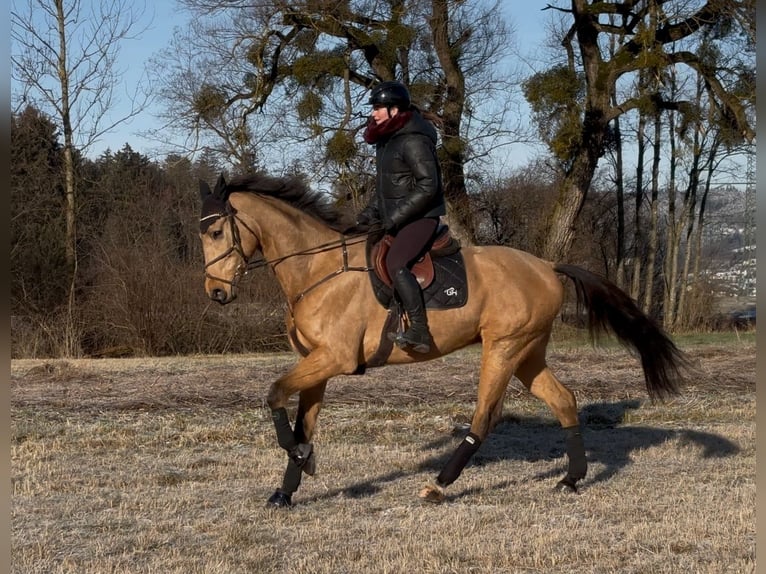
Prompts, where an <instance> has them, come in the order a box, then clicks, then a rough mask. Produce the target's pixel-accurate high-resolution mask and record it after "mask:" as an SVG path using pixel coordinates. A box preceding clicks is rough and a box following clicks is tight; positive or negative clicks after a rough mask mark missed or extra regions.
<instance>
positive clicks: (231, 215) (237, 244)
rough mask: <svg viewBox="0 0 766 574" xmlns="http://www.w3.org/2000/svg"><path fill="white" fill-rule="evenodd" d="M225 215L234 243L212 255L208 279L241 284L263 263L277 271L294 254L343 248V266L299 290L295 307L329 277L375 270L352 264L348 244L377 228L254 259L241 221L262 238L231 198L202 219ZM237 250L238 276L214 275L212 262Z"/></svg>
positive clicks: (252, 232)
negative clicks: (245, 246) (248, 251)
mask: <svg viewBox="0 0 766 574" xmlns="http://www.w3.org/2000/svg"><path fill="white" fill-rule="evenodd" d="M221 218H224V219H225V220H226V221H227V222H228V224H229V229H230V230H231V237H232V244H231V247H229V248H228V249H227V250H226V251H224V252H223V253H221V254H220V255H218V256H216V257H214V258H213V259H211V260H210V261H208V262H207V263H206V264H205V277H207V278H208V279H213V280H214V281H220V282H222V283H226V284H227V285H230V286H231V287H232V288H233V287H235V286H237V284H238V283H239V281H240V280H241V279H242V277H244V276H245V275H247V274H248V273H249V272H250V271H253V270H255V269H259V268H261V267H269V268H271V270H272V271H274V270H275V269H276V267H277V265H279V264H280V263H282V262H283V261H286V260H288V259H291V258H293V257H300V256H310V255H318V254H320V253H325V252H327V251H333V250H335V249H341V250H342V256H341V266H340V267H339V268H338V269H336V270H335V271H332V272H331V273H329V274H327V275H326V276H325V277H323V278H322V279H320V280H319V281H317V282H315V283H313V284H312V285H311V286H309V287H308V288H306V289H304V290H303V291H301V293H299V294H298V296H297V297H296V298H295V299H294V300H293V301H292V302H290V305H289V306H290V309H291V310H292V308H293V306H294V305H295V304H296V303H298V302H299V301H300V300H301V299H303V298H304V297H305V296H306V295H307V294H308V293H309V292H310V291H312V290H314V289H315V288H316V287H319V286H320V285H322V284H323V283H325V282H327V281H329V280H330V279H332V278H333V277H337V276H338V275H340V274H341V273H345V272H347V271H371V270H372V267H368V266H364V267H354V266H351V265H349V262H348V247H349V246H350V245H356V244H358V243H362V242H364V241H367V237H368V236H369V235H370V233H372V232H374V231H375V229H371V230H370V231H369V232H365V233H361V234H355V235H352V236H350V238H347V237H346V236H345V235H343V234H341V238H340V239H336V240H334V241H328V242H327V243H322V244H320V245H316V246H314V247H309V248H308V249H303V250H301V251H295V252H293V253H289V254H287V255H283V256H281V257H276V258H274V259H266V258H265V257H263V256H262V255H261V257H259V258H258V259H255V260H252V261H251V260H250V258H249V257H248V256H247V255H246V254H245V252H244V249H243V248H242V238H241V236H240V229H239V226H240V225H241V226H242V227H243V228H244V229H245V230H247V232H248V233H250V234H251V235H252V236H253V237H255V238H256V239H257V238H258V235H257V234H256V233H255V231H253V230H252V229H251V228H250V226H248V225H247V223H245V222H244V221H243V220H242V219H241V218H240V217H238V216H237V210H236V209H234V207H232V206H231V204H230V203H229V202H228V201H227V202H226V209H225V211H223V212H217V213H212V214H210V215H207V216H205V217H203V218H202V219H201V220H200V221H201V222H202V221H206V220H210V219H212V220H216V219H221ZM233 253H236V254H237V255H238V256H239V258H240V259H241V262H240V264H239V265H238V266H237V269H236V270H235V271H234V276H233V277H232V278H231V279H230V280H229V279H224V278H222V277H216V276H215V275H211V274H210V273H209V272H208V268H209V267H210V266H211V265H214V264H215V263H218V262H219V261H221V260H223V259H226V258H227V257H229V256H230V255H232V254H233Z"/></svg>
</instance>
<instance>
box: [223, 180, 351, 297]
mask: <svg viewBox="0 0 766 574" xmlns="http://www.w3.org/2000/svg"><path fill="white" fill-rule="evenodd" d="M230 201H231V202H232V205H233V206H234V208H235V209H236V210H237V215H238V217H240V218H242V219H243V221H245V223H246V224H247V225H248V226H252V227H251V229H252V230H253V231H254V232H255V233H256V234H257V235H258V238H259V241H260V243H261V251H262V252H263V256H264V257H265V258H266V260H267V261H280V263H278V264H277V265H276V266H275V267H274V271H275V273H276V275H277V279H278V280H279V282H280V283H281V284H282V288H283V290H284V291H285V293H286V294H287V295H288V297H289V296H290V295H291V294H294V292H296V291H297V292H300V290H302V289H304V288H305V286H304V283H307V282H310V281H312V280H313V277H312V275H313V273H312V269H317V268H321V267H322V259H323V257H322V254H320V255H306V256H303V255H298V256H295V257H293V255H295V254H296V253H300V252H302V251H305V250H308V249H312V248H315V247H317V246H319V245H323V244H325V243H328V242H331V241H334V240H337V239H339V238H340V235H339V234H338V232H336V231H333V230H331V229H330V228H329V227H326V226H325V225H323V224H321V223H320V222H319V221H317V220H315V219H314V218H313V217H311V216H309V215H306V214H305V213H302V212H301V211H299V210H297V209H296V208H293V207H291V206H290V205H288V204H286V203H284V202H282V201H279V200H277V199H274V198H271V197H262V196H258V195H255V194H250V193H241V194H232V196H231V198H230ZM285 257H287V259H283V258H285ZM317 272H319V273H321V272H322V270H321V269H319V270H318V271H317Z"/></svg>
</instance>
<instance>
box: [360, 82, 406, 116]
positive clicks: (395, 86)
mask: <svg viewBox="0 0 766 574" xmlns="http://www.w3.org/2000/svg"><path fill="white" fill-rule="evenodd" d="M368 103H369V104H370V105H371V106H386V107H387V108H390V107H391V106H396V107H397V108H399V109H400V110H406V109H408V108H409V107H410V91H409V90H408V89H407V87H406V86H405V85H404V84H402V83H401V82H396V81H389V82H381V83H380V84H378V85H377V86H375V87H374V88H373V89H372V93H371V94H370V101H369V102H368Z"/></svg>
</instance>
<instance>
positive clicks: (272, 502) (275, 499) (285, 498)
mask: <svg viewBox="0 0 766 574" xmlns="http://www.w3.org/2000/svg"><path fill="white" fill-rule="evenodd" d="M266 506H270V507H273V508H292V507H293V501H292V496H290V495H289V494H286V493H284V492H282V491H281V490H277V491H276V492H275V493H274V494H272V495H271V496H270V497H269V500H268V501H267V502H266Z"/></svg>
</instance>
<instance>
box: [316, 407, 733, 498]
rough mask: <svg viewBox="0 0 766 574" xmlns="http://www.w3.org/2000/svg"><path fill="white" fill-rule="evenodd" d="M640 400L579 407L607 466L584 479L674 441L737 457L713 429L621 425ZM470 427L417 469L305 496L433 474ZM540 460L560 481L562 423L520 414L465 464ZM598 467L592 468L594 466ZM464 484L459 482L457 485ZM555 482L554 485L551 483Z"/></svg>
mask: <svg viewBox="0 0 766 574" xmlns="http://www.w3.org/2000/svg"><path fill="white" fill-rule="evenodd" d="M640 405H641V402H640V401H638V400H626V401H619V402H616V403H594V404H590V405H586V406H584V407H583V408H581V409H580V423H581V426H582V429H583V439H584V441H585V449H586V456H587V458H588V462H589V464H591V465H593V463H599V464H600V465H601V466H602V467H603V468H601V469H600V470H599V472H597V473H596V474H595V475H594V474H592V470H591V471H590V472H589V475H588V476H587V477H586V478H585V479H584V480H583V481H582V482H580V485H581V486H586V487H587V486H588V485H592V484H597V483H599V482H603V481H606V480H608V479H610V478H611V477H613V476H614V475H616V474H617V473H619V472H620V471H621V470H622V469H623V468H625V467H627V466H628V465H630V464H631V456H632V453H633V452H635V451H638V450H642V449H645V448H648V447H652V446H658V445H661V444H664V443H666V442H668V441H671V440H678V441H679V446H680V447H683V448H687V447H694V448H699V449H700V450H701V453H700V457H701V458H724V457H730V456H734V455H736V454H737V453H738V452H740V448H739V446H738V445H737V444H735V443H734V442H732V441H730V440H728V439H727V438H724V437H722V436H720V435H717V434H713V433H706V432H701V431H696V430H685V429H667V428H654V427H648V426H629V427H628V426H621V425H622V424H623V423H624V420H625V415H626V414H627V413H628V412H629V411H632V410H635V409H637V408H639V406H640ZM467 432H468V430H467V428H456V429H455V430H454V431H453V432H452V433H451V434H448V435H444V436H441V437H439V438H438V439H436V440H434V441H431V442H429V443H427V444H425V445H424V446H423V450H426V451H428V450H437V451H440V452H439V454H438V455H435V456H433V457H430V458H428V459H427V460H425V461H423V462H422V463H421V464H420V465H418V467H417V468H416V470H415V471H405V470H396V471H394V472H390V473H385V474H382V475H379V476H375V477H372V478H370V479H369V480H365V481H362V482H357V483H355V484H352V485H350V486H347V487H343V488H337V489H332V490H330V491H329V492H326V493H323V494H321V495H318V496H314V497H311V498H308V499H306V500H305V501H304V502H311V501H317V500H321V499H327V498H333V497H335V496H338V495H343V496H346V497H349V498H365V497H369V496H373V495H374V494H376V493H378V492H380V490H381V489H382V487H383V485H384V484H386V483H389V482H393V481H395V480H398V479H401V478H404V477H406V476H409V475H412V474H414V472H433V473H434V474H437V473H438V472H439V471H441V469H442V468H443V467H444V465H446V464H447V461H448V460H449V458H450V456H451V455H452V452H453V451H454V449H455V448H456V447H457V445H458V444H459V442H460V440H462V437H463V436H464V435H465V434H467ZM507 460H510V461H521V462H539V461H542V460H550V461H558V462H559V464H556V465H555V467H554V468H551V469H550V470H547V471H545V472H543V473H539V474H537V475H536V476H535V477H534V479H535V480H554V479H555V480H558V479H559V478H562V477H563V476H564V474H565V473H566V469H567V458H566V446H565V439H564V433H563V432H562V430H561V427H560V426H559V425H558V423H557V422H555V421H554V420H553V419H551V418H547V419H546V418H543V417H518V416H513V415H508V416H505V417H503V418H502V419H501V421H500V422H499V423H498V425H497V426H496V427H495V429H494V431H493V432H492V433H491V434H490V436H489V437H487V440H486V441H484V443H483V444H482V445H481V448H480V449H479V450H478V451H477V452H476V454H475V455H474V456H473V458H472V459H471V461H470V462H469V463H468V466H467V467H466V468H471V467H481V466H485V465H489V464H492V463H494V462H499V461H507ZM592 468H593V466H591V469H592ZM518 483H519V480H517V479H514V478H513V477H509V478H508V479H506V480H504V481H502V482H500V483H499V484H495V485H493V486H492V488H505V487H508V486H511V485H515V484H518ZM457 485H459V480H458V482H457V483H456V486H457ZM552 486H553V483H552V484H551V487H552ZM479 490H480V489H479V488H478V487H472V488H468V489H466V490H463V491H459V492H454V493H450V494H449V495H448V497H447V500H456V499H458V498H462V497H465V496H471V495H472V494H477V493H478V492H479Z"/></svg>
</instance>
